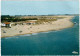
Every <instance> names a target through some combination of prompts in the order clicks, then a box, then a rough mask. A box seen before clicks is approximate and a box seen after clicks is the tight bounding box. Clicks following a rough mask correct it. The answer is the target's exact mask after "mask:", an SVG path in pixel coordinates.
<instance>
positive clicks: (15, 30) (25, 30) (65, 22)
mask: <svg viewBox="0 0 80 56" xmlns="http://www.w3.org/2000/svg"><path fill="white" fill-rule="evenodd" d="M73 17H74V16H67V18H64V19H58V20H57V21H54V22H51V23H52V24H49V23H47V24H40V25H30V26H28V25H18V26H14V27H12V28H9V29H8V28H1V38H5V37H12V36H18V35H25V34H32V33H39V32H47V31H57V30H62V29H65V28H70V27H73V26H74V24H73V22H72V21H71V19H73ZM30 27H32V28H30ZM2 30H5V31H6V33H3V32H2ZM20 30H21V31H22V33H19V31H20Z"/></svg>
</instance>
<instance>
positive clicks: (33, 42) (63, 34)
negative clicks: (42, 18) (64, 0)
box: [1, 16, 79, 55]
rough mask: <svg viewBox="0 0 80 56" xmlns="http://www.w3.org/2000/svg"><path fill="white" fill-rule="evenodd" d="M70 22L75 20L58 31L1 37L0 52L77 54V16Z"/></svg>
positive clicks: (12, 53) (6, 53)
mask: <svg viewBox="0 0 80 56" xmlns="http://www.w3.org/2000/svg"><path fill="white" fill-rule="evenodd" d="M72 22H76V24H74V26H73V27H71V28H66V29H63V30H59V31H49V32H41V33H33V34H27V35H20V36H14V37H7V38H1V54H2V55H79V16H76V17H74V19H73V20H72ZM73 51H76V52H78V54H75V53H72V52H73Z"/></svg>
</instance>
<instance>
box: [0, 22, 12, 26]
mask: <svg viewBox="0 0 80 56" xmlns="http://www.w3.org/2000/svg"><path fill="white" fill-rule="evenodd" d="M1 26H2V27H11V23H10V22H5V23H1Z"/></svg>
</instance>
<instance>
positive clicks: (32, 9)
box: [1, 1, 79, 15]
mask: <svg viewBox="0 0 80 56" xmlns="http://www.w3.org/2000/svg"><path fill="white" fill-rule="evenodd" d="M1 14H2V15H48V14H79V2H78V1H2V2H1Z"/></svg>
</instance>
